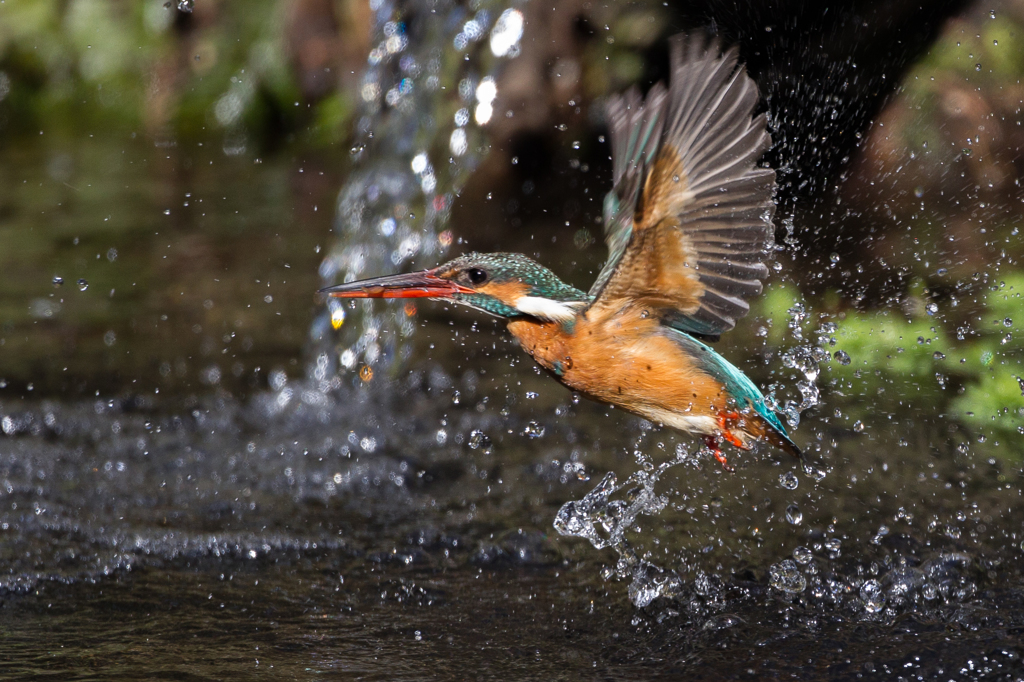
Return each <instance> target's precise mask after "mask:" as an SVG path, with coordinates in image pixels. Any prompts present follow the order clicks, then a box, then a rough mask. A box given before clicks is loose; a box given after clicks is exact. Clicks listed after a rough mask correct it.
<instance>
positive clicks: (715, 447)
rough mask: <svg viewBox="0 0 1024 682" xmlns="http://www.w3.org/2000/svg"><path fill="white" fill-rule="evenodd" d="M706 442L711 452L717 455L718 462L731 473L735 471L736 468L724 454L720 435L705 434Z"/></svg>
mask: <svg viewBox="0 0 1024 682" xmlns="http://www.w3.org/2000/svg"><path fill="white" fill-rule="evenodd" d="M704 444H705V445H707V446H708V447H709V448H711V454H713V455H714V456H715V459H716V460H718V463H719V464H721V465H722V468H723V469H725V470H726V471H728V472H729V473H730V474H731V473H735V471H736V469H735V468H733V466H732V465H731V464H729V460H727V459H726V458H725V455H723V454H722V449H721V447H720V442H719V439H718V436H704Z"/></svg>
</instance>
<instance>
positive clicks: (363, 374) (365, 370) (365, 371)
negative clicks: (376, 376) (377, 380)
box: [359, 365, 373, 381]
mask: <svg viewBox="0 0 1024 682" xmlns="http://www.w3.org/2000/svg"><path fill="white" fill-rule="evenodd" d="M359 378H360V379H362V380H363V381H370V380H371V379H373V368H372V367H370V366H369V365H363V366H362V367H361V368H360V369H359Z"/></svg>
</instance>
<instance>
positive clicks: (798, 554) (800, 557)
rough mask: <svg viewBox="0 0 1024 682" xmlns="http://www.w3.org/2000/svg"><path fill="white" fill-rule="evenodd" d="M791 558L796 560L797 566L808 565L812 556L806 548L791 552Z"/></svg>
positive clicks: (798, 548)
mask: <svg viewBox="0 0 1024 682" xmlns="http://www.w3.org/2000/svg"><path fill="white" fill-rule="evenodd" d="M793 558H794V559H796V562H797V563H798V564H809V563H811V559H813V558H814V555H813V554H811V550H809V549H807V548H806V547H797V548H796V549H794V550H793Z"/></svg>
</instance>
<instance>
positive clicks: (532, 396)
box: [526, 391, 538, 400]
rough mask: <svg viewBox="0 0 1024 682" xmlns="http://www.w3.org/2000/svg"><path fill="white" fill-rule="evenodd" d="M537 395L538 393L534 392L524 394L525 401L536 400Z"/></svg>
mask: <svg viewBox="0 0 1024 682" xmlns="http://www.w3.org/2000/svg"><path fill="white" fill-rule="evenodd" d="M537 395H538V393H537V392H536V391H527V392H526V399H527V400H535V399H536V398H537Z"/></svg>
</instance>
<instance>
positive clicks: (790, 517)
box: [786, 476, 804, 526]
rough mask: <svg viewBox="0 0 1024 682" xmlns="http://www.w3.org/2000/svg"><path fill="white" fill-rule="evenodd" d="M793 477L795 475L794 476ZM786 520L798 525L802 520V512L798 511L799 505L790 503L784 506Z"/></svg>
mask: <svg viewBox="0 0 1024 682" xmlns="http://www.w3.org/2000/svg"><path fill="white" fill-rule="evenodd" d="M794 478H796V477H795V476H794ZM786 520H787V521H789V522H790V523H792V524H793V525H794V526H799V525H800V524H801V523H803V521H804V513H803V512H802V511H800V507H798V506H796V505H795V504H791V505H789V506H788V507H786Z"/></svg>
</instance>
